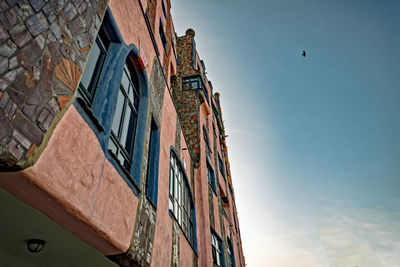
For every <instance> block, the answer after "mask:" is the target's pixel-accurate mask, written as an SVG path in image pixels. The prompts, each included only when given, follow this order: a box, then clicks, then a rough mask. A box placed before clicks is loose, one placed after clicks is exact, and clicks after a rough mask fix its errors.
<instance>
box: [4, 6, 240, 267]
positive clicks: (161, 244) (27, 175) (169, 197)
mask: <svg viewBox="0 0 400 267" xmlns="http://www.w3.org/2000/svg"><path fill="white" fill-rule="evenodd" d="M170 8H171V2H170V0H118V1H117V0H113V1H107V0H7V1H1V2H0V89H1V90H0V170H1V172H0V186H1V190H0V198H1V200H0V203H1V204H0V210H1V211H2V214H3V218H2V220H1V222H0V223H1V227H0V236H1V240H2V242H1V244H0V260H1V262H2V263H4V264H5V266H71V265H76V266H183V267H186V266H227V267H228V266H245V260H244V256H243V251H242V244H241V237H240V228H239V221H238V217H237V210H236V205H235V194H234V190H233V186H232V176H231V173H230V166H229V160H228V151H227V146H226V140H225V129H224V124H223V120H222V111H221V106H220V99H219V97H220V96H219V94H218V93H214V91H213V87H212V83H211V82H210V81H209V80H208V79H207V75H206V67H205V63H204V62H203V60H201V58H200V56H199V54H198V53H197V50H196V43H195V32H194V31H193V30H192V29H189V30H187V31H186V33H185V34H184V35H183V36H178V35H177V34H176V33H175V30H174V25H173V21H172V18H171V14H170Z"/></svg>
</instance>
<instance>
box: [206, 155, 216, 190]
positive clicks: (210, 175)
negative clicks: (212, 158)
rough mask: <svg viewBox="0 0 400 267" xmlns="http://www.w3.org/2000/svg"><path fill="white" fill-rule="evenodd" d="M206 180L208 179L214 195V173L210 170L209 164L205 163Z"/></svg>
mask: <svg viewBox="0 0 400 267" xmlns="http://www.w3.org/2000/svg"><path fill="white" fill-rule="evenodd" d="M207 179H208V183H209V184H210V185H211V187H212V189H213V191H214V193H216V188H215V176H214V171H213V169H212V168H211V166H210V164H208V162H207Z"/></svg>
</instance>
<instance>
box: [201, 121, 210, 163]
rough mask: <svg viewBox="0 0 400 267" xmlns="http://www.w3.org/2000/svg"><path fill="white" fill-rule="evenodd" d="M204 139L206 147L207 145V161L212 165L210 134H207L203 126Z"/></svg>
mask: <svg viewBox="0 0 400 267" xmlns="http://www.w3.org/2000/svg"><path fill="white" fill-rule="evenodd" d="M203 137H204V142H205V143H206V145H205V151H206V159H207V160H208V162H209V163H211V148H210V142H209V141H208V134H207V131H206V128H205V127H204V126H203Z"/></svg>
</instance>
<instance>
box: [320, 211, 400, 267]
mask: <svg viewBox="0 0 400 267" xmlns="http://www.w3.org/2000/svg"><path fill="white" fill-rule="evenodd" d="M318 229H319V235H320V239H321V241H322V243H323V246H324V248H325V250H326V254H327V257H328V260H329V263H330V266H346V267H347V266H362V267H379V266H384V267H391V266H393V267H396V266H400V212H398V211H391V210H387V209H384V208H383V207H375V208H362V209H360V208H354V207H348V206H347V207H337V206H336V207H335V206H329V207H325V209H324V214H323V218H322V221H321V224H320V225H319V227H318Z"/></svg>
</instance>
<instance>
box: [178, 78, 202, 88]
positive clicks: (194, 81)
mask: <svg viewBox="0 0 400 267" xmlns="http://www.w3.org/2000/svg"><path fill="white" fill-rule="evenodd" d="M182 85H183V89H186V90H192V89H193V90H196V89H201V88H203V86H202V84H201V80H200V77H189V78H183V79H182Z"/></svg>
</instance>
